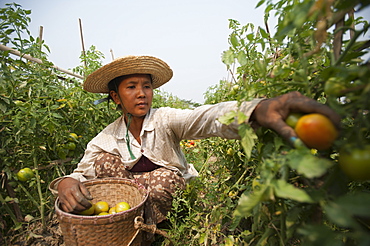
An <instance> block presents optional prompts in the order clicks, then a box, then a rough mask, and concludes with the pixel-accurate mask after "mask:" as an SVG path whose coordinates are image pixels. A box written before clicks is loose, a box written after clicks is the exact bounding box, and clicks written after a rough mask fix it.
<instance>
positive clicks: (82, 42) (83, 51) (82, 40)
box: [78, 19, 87, 67]
mask: <svg viewBox="0 0 370 246" xmlns="http://www.w3.org/2000/svg"><path fill="white" fill-rule="evenodd" d="M78 21H79V23H80V35H81V44H82V54H83V56H84V57H86V53H85V44H84V37H83V34H82V21H81V19H78ZM84 65H85V67H87V64H86V59H84Z"/></svg>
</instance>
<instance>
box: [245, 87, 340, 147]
mask: <svg viewBox="0 0 370 246" xmlns="http://www.w3.org/2000/svg"><path fill="white" fill-rule="evenodd" d="M290 113H318V114H322V115H325V116H326V117H328V118H329V119H330V120H331V121H332V123H333V124H334V126H335V127H336V128H337V129H338V130H339V129H340V116H339V115H338V114H337V113H336V112H334V111H333V110H332V109H331V108H330V107H328V106H326V105H324V104H321V103H319V102H317V101H315V100H313V99H311V98H308V97H306V96H303V95H302V94H301V93H299V92H297V91H294V92H289V93H287V94H284V95H281V96H278V97H274V98H271V99H266V100H263V101H261V102H260V103H259V104H258V105H257V106H256V108H255V109H254V111H253V113H252V115H251V119H250V121H252V122H254V123H257V126H258V125H259V126H263V127H266V128H269V129H272V130H274V131H276V132H277V133H278V134H279V135H281V136H282V137H283V138H285V139H286V140H288V141H289V140H290V139H291V138H292V137H297V134H296V133H295V131H294V129H293V128H291V127H290V126H288V125H287V124H286V123H285V119H286V118H287V117H288V115H289V114H290Z"/></svg>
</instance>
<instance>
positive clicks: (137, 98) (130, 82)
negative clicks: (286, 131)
mask: <svg viewBox="0 0 370 246" xmlns="http://www.w3.org/2000/svg"><path fill="white" fill-rule="evenodd" d="M110 95H111V97H112V98H113V100H114V102H115V103H116V104H121V106H122V110H123V112H125V113H130V114H132V116H134V117H144V116H145V115H146V114H147V113H148V111H149V109H150V107H151V106H152V100H153V86H152V80H151V77H150V75H147V74H133V75H132V76H129V77H127V78H125V79H123V80H122V82H121V83H120V84H119V86H118V93H116V92H114V91H111V92H110Z"/></svg>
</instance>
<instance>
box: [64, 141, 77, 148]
mask: <svg viewBox="0 0 370 246" xmlns="http://www.w3.org/2000/svg"><path fill="white" fill-rule="evenodd" d="M64 148H66V149H68V150H75V149H76V144H75V143H74V142H68V143H66V144H65V145H64Z"/></svg>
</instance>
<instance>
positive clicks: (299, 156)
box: [287, 149, 333, 178]
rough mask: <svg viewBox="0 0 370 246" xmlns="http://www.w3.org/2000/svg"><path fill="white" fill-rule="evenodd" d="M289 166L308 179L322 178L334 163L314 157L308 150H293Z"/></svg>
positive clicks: (289, 157)
mask: <svg viewBox="0 0 370 246" xmlns="http://www.w3.org/2000/svg"><path fill="white" fill-rule="evenodd" d="M287 157H288V165H289V166H290V167H291V168H292V169H295V170H296V171H297V172H298V173H299V174H302V175H304V176H305V177H307V178H317V177H321V176H322V175H324V174H325V173H326V171H327V170H328V168H330V167H331V166H332V165H333V163H332V162H331V161H329V160H326V159H323V158H319V157H316V156H313V155H312V154H311V153H310V152H309V150H308V149H296V150H292V151H291V152H290V153H289V154H288V156H287Z"/></svg>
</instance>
